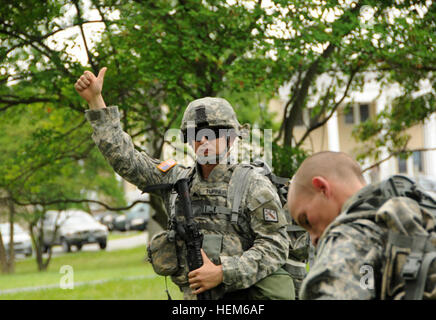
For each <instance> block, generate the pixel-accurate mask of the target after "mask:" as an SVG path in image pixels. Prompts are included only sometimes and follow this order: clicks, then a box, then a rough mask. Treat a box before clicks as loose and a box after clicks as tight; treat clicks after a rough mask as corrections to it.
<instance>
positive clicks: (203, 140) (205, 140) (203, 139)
mask: <svg viewBox="0 0 436 320" xmlns="http://www.w3.org/2000/svg"><path fill="white" fill-rule="evenodd" d="M208 141H209V140H207V137H206V136H203V137H201V140H200V143H201V144H203V143H206V142H208Z"/></svg>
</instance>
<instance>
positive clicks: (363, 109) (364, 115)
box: [359, 104, 369, 122]
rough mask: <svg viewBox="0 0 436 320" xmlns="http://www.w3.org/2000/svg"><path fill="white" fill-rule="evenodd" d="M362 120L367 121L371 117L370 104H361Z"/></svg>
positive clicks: (360, 113)
mask: <svg viewBox="0 0 436 320" xmlns="http://www.w3.org/2000/svg"><path fill="white" fill-rule="evenodd" d="M359 115H360V122H365V121H366V120H368V118H369V104H361V105H360V106H359Z"/></svg>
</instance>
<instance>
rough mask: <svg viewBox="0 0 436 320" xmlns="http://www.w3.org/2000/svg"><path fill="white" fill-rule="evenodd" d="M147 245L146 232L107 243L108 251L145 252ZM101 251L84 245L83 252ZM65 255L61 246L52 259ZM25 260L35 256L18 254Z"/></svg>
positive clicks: (72, 249) (95, 247) (96, 246)
mask: <svg viewBox="0 0 436 320" xmlns="http://www.w3.org/2000/svg"><path fill="white" fill-rule="evenodd" d="M147 243H148V232H147V231H145V232H141V233H140V234H139V235H135V236H131V237H127V238H121V239H114V240H109V241H108V242H107V247H106V251H114V250H122V249H129V248H135V247H139V246H143V247H144V250H145V248H146V245H147ZM76 250H77V249H76V247H75V246H72V247H71V251H73V252H75V251H76ZM100 250H101V249H100V247H99V246H98V244H96V243H90V244H85V245H83V247H82V250H81V251H100ZM64 254H66V253H64V252H63V251H62V247H61V246H55V247H53V254H52V257H58V256H61V255H64ZM34 255H35V253H34ZM44 257H46V254H44ZM24 258H26V259H33V258H34V256H33V257H24V255H21V254H17V256H16V259H17V260H21V259H24Z"/></svg>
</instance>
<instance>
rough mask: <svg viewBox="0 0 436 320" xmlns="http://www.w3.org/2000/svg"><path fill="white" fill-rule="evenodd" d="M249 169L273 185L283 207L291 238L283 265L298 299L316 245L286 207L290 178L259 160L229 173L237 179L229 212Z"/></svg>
mask: <svg viewBox="0 0 436 320" xmlns="http://www.w3.org/2000/svg"><path fill="white" fill-rule="evenodd" d="M236 170H237V171H236ZM250 172H257V173H259V174H261V175H264V176H265V177H267V178H268V179H269V180H270V181H271V183H272V184H273V186H274V187H275V189H276V191H277V194H278V196H279V198H280V202H281V205H282V210H283V212H284V214H285V216H286V219H287V222H288V225H287V226H286V231H287V233H288V236H289V238H290V240H291V243H290V246H289V255H288V259H287V261H286V264H285V265H284V266H283V268H284V269H285V270H286V271H287V272H288V273H289V274H290V275H291V277H292V278H293V279H294V285H295V293H296V299H298V292H299V289H300V286H301V283H302V281H303V279H304V277H305V276H306V274H307V268H306V262H308V263H309V266H311V265H312V263H313V261H314V257H315V255H314V252H315V248H314V247H313V245H312V244H311V242H310V237H309V234H308V232H307V231H306V230H305V229H303V228H302V227H300V226H298V225H296V224H295V222H294V221H293V220H292V218H291V216H290V214H289V212H288V210H287V194H288V187H289V183H290V179H288V178H284V177H279V176H276V175H275V174H273V173H272V170H271V168H270V167H269V166H268V165H267V164H266V163H265V162H264V161H262V160H261V159H256V160H254V161H253V162H251V163H250V164H242V165H241V166H239V167H238V168H237V169H235V173H234V175H233V176H232V179H235V181H236V182H235V183H236V185H235V187H234V188H233V190H235V191H236V190H238V192H237V193H236V194H235V195H232V194H230V199H231V203H232V211H234V212H238V210H239V206H240V204H241V201H242V198H243V196H244V194H245V192H246V189H247V186H248V181H249V177H250Z"/></svg>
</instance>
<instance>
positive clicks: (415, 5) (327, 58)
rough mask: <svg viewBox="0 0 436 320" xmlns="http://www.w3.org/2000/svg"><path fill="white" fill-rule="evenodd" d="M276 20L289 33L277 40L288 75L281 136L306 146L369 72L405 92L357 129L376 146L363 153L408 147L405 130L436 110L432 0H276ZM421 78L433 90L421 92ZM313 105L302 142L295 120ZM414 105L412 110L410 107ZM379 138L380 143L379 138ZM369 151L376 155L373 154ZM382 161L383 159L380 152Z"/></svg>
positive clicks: (279, 58)
mask: <svg viewBox="0 0 436 320" xmlns="http://www.w3.org/2000/svg"><path fill="white" fill-rule="evenodd" d="M275 3H276V5H277V6H276V7H275V9H274V10H275V11H274V12H275V14H276V15H277V21H279V22H281V23H283V24H284V25H285V26H286V27H285V28H284V29H285V30H284V32H286V31H287V32H288V36H287V37H283V36H282V34H277V36H275V37H274V41H275V46H276V48H277V51H276V53H277V64H278V65H279V66H280V67H281V68H280V69H281V70H282V71H283V72H282V73H281V75H278V77H280V78H281V79H287V83H288V86H289V87H290V90H289V99H288V100H287V102H286V110H285V115H284V119H283V122H282V126H281V130H280V134H279V136H278V137H277V141H279V140H280V139H282V140H281V141H282V142H283V145H285V146H286V145H293V146H295V147H300V146H302V143H303V142H304V141H305V139H306V138H307V137H308V136H309V134H310V132H312V131H313V130H315V129H317V128H319V127H321V126H323V125H324V124H325V123H326V122H327V121H328V120H329V119H330V118H331V116H332V115H333V113H334V112H335V111H336V110H337V108H338V107H339V106H340V105H341V104H344V102H345V101H347V98H349V95H350V93H351V92H353V91H360V90H361V89H362V88H363V85H364V84H365V76H366V75H367V74H369V73H371V74H372V75H373V76H374V77H375V78H376V79H377V81H378V82H379V83H380V84H381V90H385V89H386V88H387V87H388V86H391V85H393V84H397V85H398V86H399V87H400V88H401V91H402V93H401V95H400V96H399V97H398V98H397V99H396V100H395V102H394V104H393V105H392V108H391V109H390V110H389V111H388V110H386V111H385V112H382V113H381V114H380V115H379V116H378V117H377V118H376V119H374V120H373V121H368V122H367V123H365V124H362V125H361V126H360V127H359V128H358V129H356V134H355V136H356V138H358V139H359V140H361V141H364V142H366V141H369V140H370V138H372V140H371V144H368V145H367V148H364V149H363V152H362V157H363V156H368V155H377V154H378V153H379V152H380V150H381V148H382V147H384V146H390V148H389V151H390V152H395V151H398V150H401V149H402V148H404V146H405V142H406V140H407V139H405V138H404V129H406V128H409V127H411V126H412V125H414V124H416V123H418V122H422V121H423V120H424V119H426V118H428V117H429V116H430V115H431V114H432V113H434V112H435V111H436V104H435V101H434V88H435V76H434V71H435V68H434V65H435V62H436V61H435V59H436V55H435V49H436V48H435V43H434V39H433V35H434V34H435V31H436V26H435V22H434V21H435V16H436V4H435V2H434V1H353V2H345V1H342V2H341V1H339V2H337V1H323V2H318V1H313V2H312V1H310V2H309V1H293V2H292V3H290V2H286V1H276V2H275ZM423 82H426V83H427V84H429V86H430V87H431V88H432V91H431V92H430V93H427V94H425V95H422V96H420V97H418V98H417V97H416V96H415V93H416V92H417V91H419V90H420V87H421V85H422V83H423ZM307 108H309V109H310V118H311V119H310V123H309V125H308V126H307V129H306V132H305V133H304V135H303V136H302V137H301V138H300V139H298V140H297V139H296V138H295V137H294V134H293V131H294V127H295V124H296V121H297V120H298V119H299V118H301V114H302V112H303V110H304V109H307ZM412 109H413V111H412ZM374 140H377V142H376V143H374ZM368 152H370V153H368ZM375 159H376V160H377V157H375Z"/></svg>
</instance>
